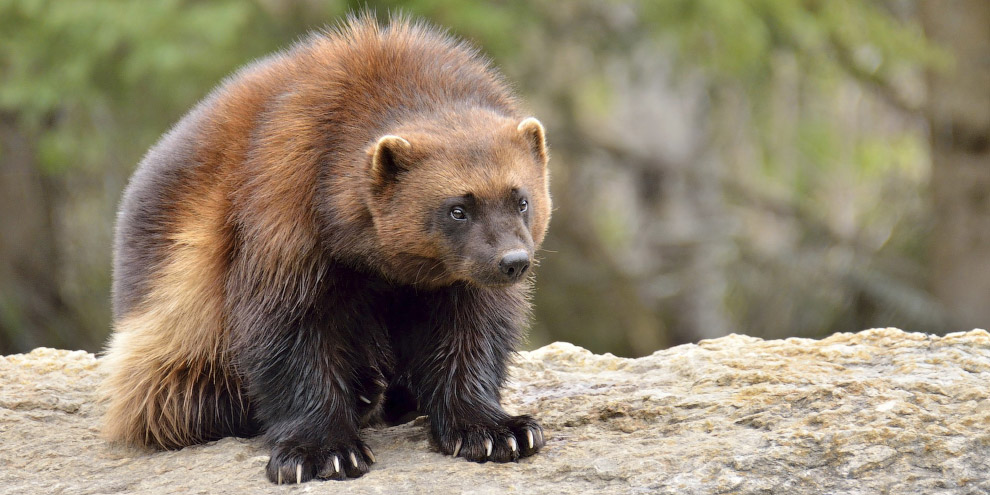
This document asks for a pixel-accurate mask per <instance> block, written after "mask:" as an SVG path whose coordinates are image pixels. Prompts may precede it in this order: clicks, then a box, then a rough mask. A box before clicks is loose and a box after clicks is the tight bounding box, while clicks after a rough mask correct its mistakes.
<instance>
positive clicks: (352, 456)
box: [351, 452, 358, 467]
mask: <svg viewBox="0 0 990 495" xmlns="http://www.w3.org/2000/svg"><path fill="white" fill-rule="evenodd" d="M351 464H353V465H354V467H358V465H357V456H356V455H354V452H351Z"/></svg>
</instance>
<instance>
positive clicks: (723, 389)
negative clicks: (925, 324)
mask: <svg viewBox="0 0 990 495" xmlns="http://www.w3.org/2000/svg"><path fill="white" fill-rule="evenodd" d="M101 376H102V373H101V371H100V369H99V360H98V359H96V358H95V357H94V356H93V355H91V354H87V353H84V352H78V351H76V352H69V351H58V350H53V349H43V348H42V349H36V350H34V351H33V352H31V353H29V354H24V355H21V354H17V355H12V356H6V357H0V492H3V493H19V494H29V493H67V494H88V493H236V494H238V495H248V494H252V493H273V492H280V491H281V492H288V491H290V490H291V491H294V492H309V493H369V494H370V493H431V494H432V493H481V494H486V493H491V494H503V493H571V492H573V493H595V494H598V493H661V494H666V493H670V494H694V493H697V494H711V493H732V494H757V493H760V494H788V495H791V494H823V493H836V494H838V493H842V494H877V493H891V494H895V493H897V494H899V493H925V494H977V493H980V494H985V493H990V398H988V395H990V334H988V333H987V332H986V331H983V330H974V331H972V332H967V333H957V334H951V335H948V336H945V337H936V336H931V335H924V334H918V333H905V332H902V331H900V330H896V329H890V328H888V329H880V330H868V331H865V332H860V333H857V334H836V335H833V336H831V337H829V338H827V339H824V340H818V341H816V340H808V339H787V340H775V341H764V340H760V339H756V338H752V337H744V336H739V335H730V336H728V337H724V338H720V339H715V340H707V341H702V342H701V343H699V344H697V345H684V346H680V347H676V348H673V349H668V350H665V351H659V352H656V353H654V354H653V355H651V356H648V357H644V358H641V359H623V358H617V357H614V356H611V355H607V354H606V355H595V354H592V353H590V352H588V351H586V350H584V349H581V348H579V347H575V346H573V345H570V344H564V343H556V344H552V345H549V346H546V347H543V348H541V349H538V350H536V351H532V352H523V353H521V354H520V356H519V358H518V359H517V362H516V365H515V367H514V368H513V377H514V380H513V382H512V383H511V384H510V385H509V386H508V388H507V390H506V391H505V404H506V406H507V408H508V409H509V410H511V411H516V412H518V413H529V414H534V415H536V416H538V417H539V418H541V419H542V421H543V424H544V426H545V427H546V430H547V433H548V439H547V440H548V441H547V446H546V448H545V450H544V451H543V452H542V453H541V454H539V455H537V456H536V457H533V458H530V459H525V460H523V461H521V462H519V463H516V464H491V463H489V464H475V463H471V462H467V461H464V460H463V459H452V458H450V457H446V456H442V455H440V454H438V453H437V452H435V451H433V450H432V449H431V447H430V445H429V442H428V440H427V436H426V432H425V429H424V427H423V424H424V420H423V418H420V419H418V420H416V421H414V422H412V423H409V424H406V425H402V426H397V427H393V428H379V429H369V430H367V431H366V432H365V434H364V436H365V439H366V441H367V442H368V444H369V445H371V447H372V448H373V449H374V450H375V453H376V455H377V457H378V464H375V465H374V466H373V469H372V471H371V472H370V473H368V474H367V475H365V476H364V477H363V478H360V479H358V480H352V481H346V482H312V483H306V484H303V485H300V486H290V487H281V488H275V487H273V486H272V485H270V484H269V483H268V481H267V480H266V479H265V477H264V473H263V467H264V465H265V462H267V451H266V450H265V449H264V448H263V446H262V445H261V444H260V443H259V442H258V441H257V440H251V439H238V438H227V439H223V440H221V441H218V442H213V443H210V444H206V445H200V446H196V447H190V448H186V449H183V450H181V451H175V452H157V453H149V452H141V451H136V450H131V449H125V448H120V447H112V446H109V445H107V444H106V443H104V442H103V441H102V440H101V439H100V438H99V436H98V423H99V417H100V413H101V411H102V406H101V405H99V404H97V403H96V402H95V392H94V390H95V387H96V385H97V383H98V382H99V380H100V378H101Z"/></svg>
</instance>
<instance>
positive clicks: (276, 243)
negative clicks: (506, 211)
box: [103, 17, 550, 475]
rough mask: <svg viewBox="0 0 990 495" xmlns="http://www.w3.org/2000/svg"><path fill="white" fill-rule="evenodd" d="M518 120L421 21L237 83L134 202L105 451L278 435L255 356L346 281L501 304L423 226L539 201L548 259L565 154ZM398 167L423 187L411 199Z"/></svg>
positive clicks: (123, 231)
mask: <svg viewBox="0 0 990 495" xmlns="http://www.w3.org/2000/svg"><path fill="white" fill-rule="evenodd" d="M447 101H450V102H453V103H452V104H450V105H448V104H446V103H445V102H447ZM517 106H518V105H517V102H516V101H515V99H514V98H513V97H512V96H511V94H509V93H508V91H506V90H505V87H504V84H503V83H502V82H501V80H500V78H499V76H498V75H497V74H496V73H495V72H494V71H492V70H491V69H490V68H489V67H488V65H487V63H485V62H483V61H481V60H480V59H479V57H478V55H477V54H476V53H475V52H474V50H472V49H470V48H468V47H466V46H464V45H463V44H460V43H457V42H454V41H452V40H450V39H449V38H447V37H445V36H444V35H442V34H438V33H437V32H436V31H435V30H432V29H430V28H425V27H423V26H419V25H416V24H413V23H410V22H408V21H405V20H396V21H393V23H392V24H391V26H389V27H387V28H384V27H381V26H379V25H378V24H377V23H376V22H374V21H373V20H371V19H370V18H369V17H364V18H361V19H352V20H351V21H350V23H349V24H348V25H347V26H345V27H343V28H341V29H340V30H338V31H332V32H327V33H322V34H318V35H314V36H311V37H310V38H309V39H308V40H306V41H305V42H303V43H300V44H299V45H297V46H295V47H293V48H292V49H291V50H289V51H287V52H285V53H281V54H278V55H275V56H272V57H270V58H268V59H266V60H264V61H261V62H258V63H256V64H254V65H252V66H249V67H248V68H246V69H244V70H242V71H241V72H239V73H238V74H237V75H235V76H233V77H232V78H231V79H229V80H228V81H227V82H226V83H225V84H223V85H222V86H221V87H220V88H219V89H217V90H216V91H214V93H213V94H212V95H211V96H210V97H208V98H207V99H206V100H204V102H203V103H201V104H200V105H199V106H198V107H197V108H196V109H194V110H193V111H192V112H191V113H190V114H189V115H188V116H187V117H186V118H184V119H183V120H182V121H181V122H180V123H179V124H178V125H177V126H176V127H175V128H174V129H173V130H172V131H171V132H170V133H169V134H168V135H166V136H165V137H164V138H163V139H162V141H161V142H160V143H159V144H158V145H156V147H155V148H153V149H152V150H151V151H150V152H149V154H148V156H146V157H145V159H144V161H143V162H142V164H141V167H140V168H139V170H138V171H137V172H136V174H135V176H134V178H133V179H132V181H131V184H130V185H129V186H128V190H127V192H126V193H125V197H124V200H123V202H122V206H121V213H120V217H119V220H118V232H117V241H116V247H115V251H116V252H115V279H114V335H113V338H112V340H111V342H110V345H109V348H108V350H107V354H106V359H105V361H104V365H105V366H106V367H107V369H108V373H109V375H108V378H107V380H106V382H105V383H104V388H103V393H104V397H105V399H106V401H107V402H108V404H109V405H108V410H107V414H106V417H105V424H104V433H105V435H106V436H107V437H108V438H109V439H111V440H113V441H120V442H124V443H127V444H133V445H146V446H152V447H158V448H178V447H182V446H186V445H191V444H195V443H199V442H203V441H208V440H213V439H216V438H220V437H222V436H224V435H232V434H253V433H257V432H259V431H264V430H265V429H266V428H267V427H266V426H265V425H264V424H259V418H261V423H265V421H267V420H264V418H265V417H266V413H265V412H264V411H262V414H261V415H260V416H257V415H255V413H254V408H255V406H256V404H253V403H252V400H253V399H250V398H249V397H248V396H247V395H246V392H245V383H244V380H245V373H248V374H250V373H249V372H250V371H251V370H243V369H240V368H239V366H241V367H243V366H246V365H243V364H239V363H245V362H248V361H250V360H248V358H240V357H238V356H244V355H250V354H251V353H252V352H255V351H253V350H250V349H256V348H257V347H258V346H265V345H271V346H274V347H272V352H273V353H277V351H279V350H280V349H281V347H279V346H282V345H283V344H279V343H277V342H275V341H274V340H273V341H271V342H269V343H265V342H259V339H260V340H264V339H266V338H269V337H270V338H275V337H273V336H269V337H265V335H267V334H264V333H263V332H264V328H268V327H269V326H271V325H274V324H275V323H271V322H274V321H281V320H278V318H290V319H291V318H296V316H292V315H295V314H296V312H303V311H308V308H316V307H319V303H318V301H317V300H316V299H314V298H317V297H326V296H319V295H318V294H323V293H324V292H323V291H325V290H326V289H325V288H324V286H323V284H325V283H327V282H326V281H325V280H324V277H327V276H329V275H327V273H329V272H328V270H330V271H331V272H332V271H333V270H336V268H333V267H337V266H340V267H346V268H347V269H348V270H349V269H355V270H358V272H360V273H368V274H369V276H371V277H372V278H374V277H381V278H382V279H383V280H384V281H385V283H386V284H398V286H409V287H420V288H423V289H431V288H437V289H439V288H444V287H449V286H451V284H461V283H464V284H468V285H477V286H478V287H479V288H482V289H484V290H486V291H487V290H488V289H485V287H487V285H486V284H487V282H484V281H480V280H481V279H478V277H477V276H476V272H477V271H478V270H481V269H483V268H484V267H482V266H481V265H483V264H484V262H485V260H481V261H479V260H478V259H468V258H465V257H464V256H463V255H456V254H455V253H452V252H451V251H450V248H449V246H448V244H446V243H445V241H443V240H442V239H441V238H440V237H437V236H436V235H433V236H432V237H431V236H429V235H426V234H425V233H424V223H423V222H424V219H425V218H428V217H429V215H430V214H431V211H432V210H431V209H432V208H435V207H436V205H437V204H439V203H440V202H442V201H444V200H445V199H446V198H450V197H456V196H460V195H464V194H466V193H471V194H472V195H473V196H474V197H476V198H477V200H478V202H479V204H486V205H489V206H491V207H492V208H495V207H497V206H498V204H499V202H500V201H504V199H503V198H505V197H507V195H508V194H510V193H511V192H512V191H514V190H516V189H519V188H520V187H521V188H524V189H525V190H527V191H528V193H529V194H530V204H531V208H532V211H531V217H529V218H530V220H529V221H528V222H529V223H528V228H527V229H528V230H527V231H525V232H520V233H519V235H520V236H522V237H521V238H523V239H524V240H527V241H526V242H529V243H530V244H532V245H533V246H534V248H535V247H538V246H539V244H540V243H541V242H542V239H543V236H544V233H545V231H546V227H547V223H548V222H549V216H550V198H549V193H548V180H547V175H546V160H547V156H546V147H545V143H544V136H543V128H542V126H541V125H540V124H539V123H538V122H537V121H535V119H524V118H523V117H524V115H523V114H521V112H519V110H518V108H517ZM386 135H394V136H398V138H396V139H385V140H383V139H382V137H383V136H386ZM403 142H405V144H403ZM384 160H390V161H388V162H385V161H384ZM396 164H399V165H396ZM480 164H486V165H485V166H480ZM386 165H388V166H393V165H394V166H398V167H408V169H402V170H401V179H399V180H396V178H395V177H390V176H389V172H388V170H386V168H387V166H386ZM486 232H488V231H486ZM472 242H475V241H472ZM486 242H493V241H492V240H491V239H489V240H488V241H486ZM489 261H490V260H489ZM495 261H497V260H495ZM348 273H349V272H348ZM349 276H350V275H349ZM354 283H361V284H363V283H365V282H363V281H361V282H359V281H355V282H354ZM513 290H515V289H513ZM520 290H522V289H520ZM493 294H494V293H493ZM334 297H339V296H334ZM486 297H487V296H486ZM492 297H495V296H494V295H493V296H492ZM498 297H500V298H502V296H498ZM503 299H504V300H505V301H507V303H506V304H509V303H511V304H514V305H518V304H524V303H523V301H524V298H520V297H517V296H516V295H506V296H505V297H504V298H502V299H498V300H503ZM489 306H490V305H489ZM484 307H488V306H484ZM513 311H516V310H515V309H514V310H513ZM299 314H302V313H299ZM513 314H515V313H513ZM271 315H274V316H271ZM276 317H277V318H276ZM271 318H276V319H275V320H272V319H271ZM300 318H301V316H300ZM286 321H289V320H286ZM292 321H295V320H292ZM254 327H257V328H259V330H257V331H255V330H251V328H254ZM258 332H262V333H258ZM382 338H384V337H382ZM507 338H508V337H507ZM511 340H512V339H511V338H508V340H507V341H506V342H510V341H511ZM341 345H342V344H341ZM354 345H357V344H354ZM362 345H363V344H362ZM382 345H385V344H382ZM375 346H376V347H374V349H380V348H382V347H380V345H379V344H375ZM385 346H386V347H387V345H385ZM355 349H356V348H350V349H347V348H342V349H341V351H340V352H342V354H340V357H339V358H335V359H338V361H339V360H346V359H348V358H346V357H344V356H346V355H348V353H350V352H355ZM327 352H329V353H330V354H333V353H334V352H336V351H332V350H328V351H327ZM361 352H364V351H361ZM378 352H379V351H374V352H373V354H375V353H378ZM381 352H384V351H381ZM251 359H254V358H251ZM326 359H331V357H327V358H326ZM246 360H247V361H246ZM338 361H333V360H332V359H331V362H338ZM387 361H388V360H387V359H386V360H385V361H382V362H383V363H386V362H387ZM251 362H253V361H251ZM382 366H385V365H384V364H383V365H382ZM327 372H328V373H331V375H332V376H334V377H336V380H337V381H340V380H344V378H341V376H339V375H337V374H335V373H338V371H330V370H328V371H327ZM252 376H253V375H252ZM499 376H501V375H499ZM254 380H255V381H257V379H254ZM500 380H501V378H499V380H497V381H500ZM331 381H332V380H331ZM252 383H254V382H252ZM347 390H348V385H347V383H344V384H343V385H341V388H340V391H339V392H340V393H350V392H347ZM496 392H497V391H496ZM258 400H262V399H258ZM541 438H542V437H541ZM273 441H274V440H273ZM448 450H449V449H448ZM270 475H271V472H270Z"/></svg>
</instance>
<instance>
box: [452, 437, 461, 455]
mask: <svg viewBox="0 0 990 495" xmlns="http://www.w3.org/2000/svg"><path fill="white" fill-rule="evenodd" d="M460 453H461V439H460V438H458V439H457V443H455V444H454V454H453V455H454V457H457V454H460Z"/></svg>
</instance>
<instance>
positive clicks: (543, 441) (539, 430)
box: [536, 427, 547, 444]
mask: <svg viewBox="0 0 990 495" xmlns="http://www.w3.org/2000/svg"><path fill="white" fill-rule="evenodd" d="M536 433H537V434H538V435H540V443H541V444H544V443H547V442H546V440H545V439H544V438H543V428H539V427H537V428H536Z"/></svg>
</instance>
